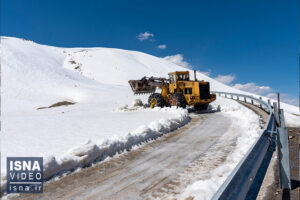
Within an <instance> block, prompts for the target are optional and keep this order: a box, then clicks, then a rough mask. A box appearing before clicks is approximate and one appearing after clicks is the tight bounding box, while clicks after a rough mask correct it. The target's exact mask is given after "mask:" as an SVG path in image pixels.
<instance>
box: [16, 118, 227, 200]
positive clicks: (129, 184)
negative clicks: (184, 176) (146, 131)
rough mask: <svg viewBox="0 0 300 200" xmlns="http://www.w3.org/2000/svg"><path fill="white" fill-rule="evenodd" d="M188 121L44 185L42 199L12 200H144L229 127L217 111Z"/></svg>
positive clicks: (163, 185) (197, 157)
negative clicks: (138, 145) (186, 123)
mask: <svg viewBox="0 0 300 200" xmlns="http://www.w3.org/2000/svg"><path fill="white" fill-rule="evenodd" d="M190 116H191V118H192V119H191V122H190V123H189V124H188V125H186V126H184V127H182V128H181V129H178V130H176V131H174V132H172V133H169V134H167V135H165V136H163V137H161V138H159V139H157V140H155V141H153V142H150V143H148V144H145V145H143V146H141V147H140V148H137V149H135V150H132V151H130V152H127V153H123V154H121V155H119V156H116V157H114V158H111V159H109V160H106V161H104V162H100V163H98V164H95V165H94V166H92V167H88V168H84V169H82V170H80V171H78V172H74V173H72V174H70V175H67V176H65V177H63V178H60V179H59V180H55V181H50V182H48V183H45V184H44V193H42V194H39V195H37V194H29V195H21V196H19V197H13V198H11V199H20V198H21V199H51V200H52V199H68V200H69V199H74V200H75V199H118V200H119V199H147V197H149V196H152V197H153V192H154V191H159V189H160V188H162V187H165V186H166V184H167V183H171V184H173V185H179V184H180V183H178V182H176V181H175V177H177V176H178V174H180V173H183V172H184V171H186V170H187V168H188V167H189V166H190V165H191V164H192V163H193V162H195V161H197V160H198V159H199V158H201V155H202V154H204V153H205V152H206V151H207V150H208V149H209V148H211V147H212V146H213V145H215V144H216V143H217V142H218V140H219V138H220V137H221V136H222V135H223V134H224V133H225V132H226V131H227V130H228V129H229V127H230V125H231V119H230V118H228V117H227V116H226V115H224V114H222V113H220V112H217V113H200V114H199V113H198V114H196V113H192V114H190ZM167 185H169V184H167ZM169 186H170V185H169ZM170 187H171V186H170ZM154 197H155V196H154Z"/></svg>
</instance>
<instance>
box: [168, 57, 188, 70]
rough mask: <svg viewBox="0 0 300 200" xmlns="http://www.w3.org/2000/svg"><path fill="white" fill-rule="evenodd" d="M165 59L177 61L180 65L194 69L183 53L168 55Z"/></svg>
mask: <svg viewBox="0 0 300 200" xmlns="http://www.w3.org/2000/svg"><path fill="white" fill-rule="evenodd" d="M163 59H165V60H167V61H170V62H172V63H175V64H176V65H179V66H181V67H185V68H188V69H192V66H191V65H190V64H189V63H188V62H186V61H185V60H184V58H183V55H181V54H176V55H172V56H166V57H164V58H163Z"/></svg>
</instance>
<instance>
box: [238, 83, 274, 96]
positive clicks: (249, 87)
mask: <svg viewBox="0 0 300 200" xmlns="http://www.w3.org/2000/svg"><path fill="white" fill-rule="evenodd" d="M233 87H234V88H236V89H238V90H243V91H246V92H251V93H254V94H258V95H263V94H266V93H268V92H272V89H271V88H270V87H269V86H259V85H256V83H246V84H235V85H234V86H233Z"/></svg>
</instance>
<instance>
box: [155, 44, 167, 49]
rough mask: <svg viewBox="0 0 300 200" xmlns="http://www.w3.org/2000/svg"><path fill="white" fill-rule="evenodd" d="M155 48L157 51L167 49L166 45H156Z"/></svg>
mask: <svg viewBox="0 0 300 200" xmlns="http://www.w3.org/2000/svg"><path fill="white" fill-rule="evenodd" d="M157 48H158V49H166V48H167V45H165V44H161V45H158V46H157Z"/></svg>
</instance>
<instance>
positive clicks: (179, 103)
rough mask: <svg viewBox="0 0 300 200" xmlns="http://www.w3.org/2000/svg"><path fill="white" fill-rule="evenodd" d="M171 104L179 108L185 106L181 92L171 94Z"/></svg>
mask: <svg viewBox="0 0 300 200" xmlns="http://www.w3.org/2000/svg"><path fill="white" fill-rule="evenodd" d="M170 104H171V106H176V107H180V108H186V104H187V103H186V100H185V97H184V96H183V94H181V93H175V94H173V96H172V98H171V101H170Z"/></svg>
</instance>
